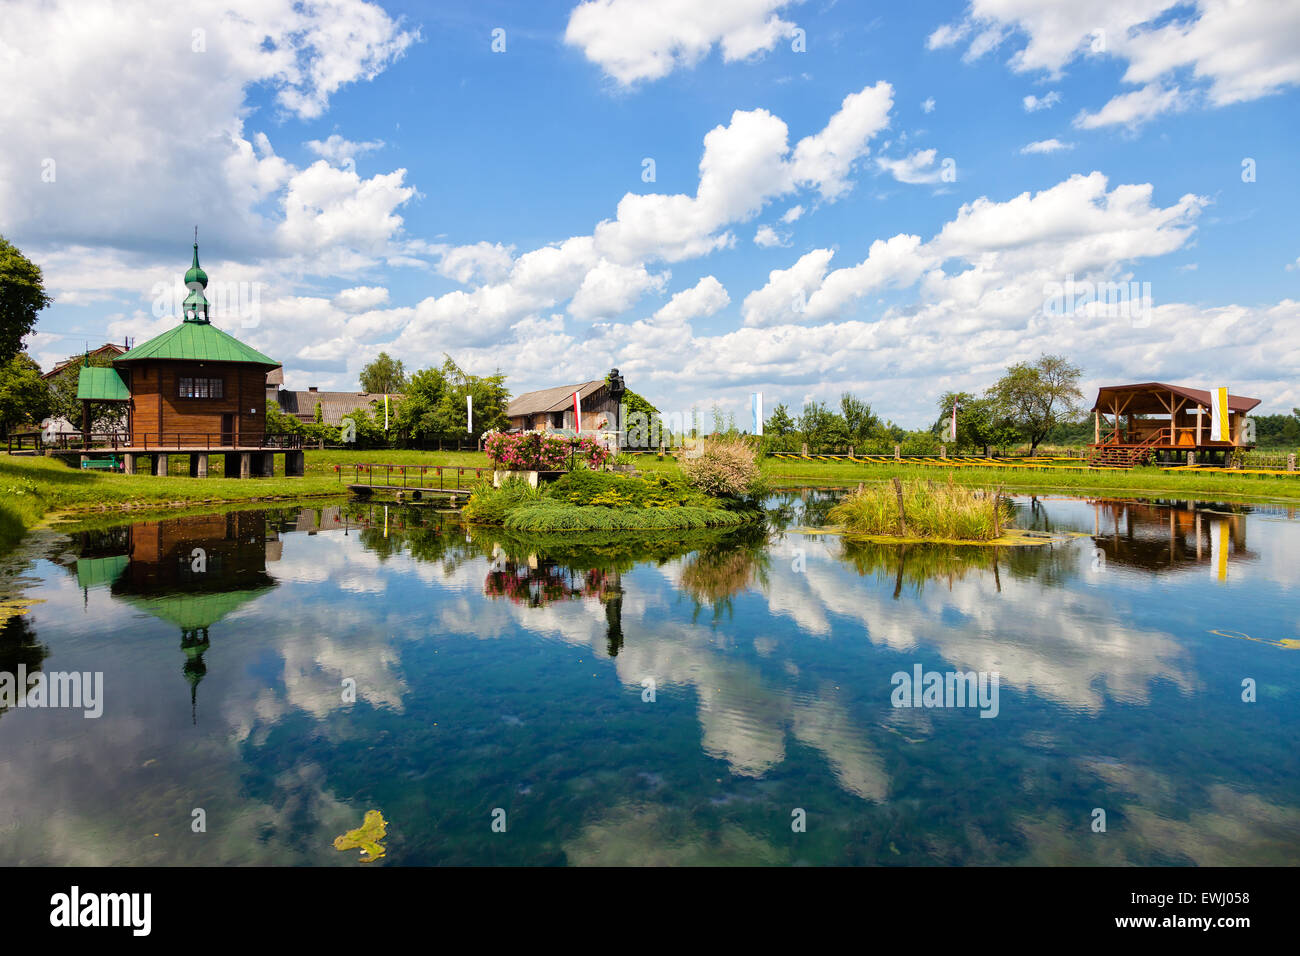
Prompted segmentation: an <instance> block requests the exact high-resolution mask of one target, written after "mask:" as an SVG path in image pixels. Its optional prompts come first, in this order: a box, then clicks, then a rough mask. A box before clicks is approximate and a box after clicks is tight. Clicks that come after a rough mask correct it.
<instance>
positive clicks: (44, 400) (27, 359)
mask: <svg viewBox="0 0 1300 956" xmlns="http://www.w3.org/2000/svg"><path fill="white" fill-rule="evenodd" d="M53 405H54V399H53V395H52V394H51V393H50V388H49V386H48V385H47V384H46V383H45V380H44V379H43V378H41V367H40V366H39V365H38V364H36V362H35V361H34V360H33V359H32V357H31V356H29V355H28V354H27V353H26V352H19V353H18V354H17V355H15V356H13V357H12V358H11V359H9V361H8V362H6V363H5V364H4V366H3V367H0V435H8V434H9V431H10V429H12V428H13V427H14V426H16V425H36V424H38V423H39V422H40V421H41V420H42V419H43V418H46V417H47V416H48V415H49V414H50V410H51V408H52V407H53Z"/></svg>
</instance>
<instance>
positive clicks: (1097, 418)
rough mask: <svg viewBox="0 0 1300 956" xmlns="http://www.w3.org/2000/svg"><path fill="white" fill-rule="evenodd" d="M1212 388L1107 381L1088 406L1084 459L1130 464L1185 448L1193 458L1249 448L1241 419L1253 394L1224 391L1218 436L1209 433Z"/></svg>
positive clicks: (1175, 453) (1252, 404) (1180, 452)
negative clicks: (1088, 438) (1090, 436)
mask: <svg viewBox="0 0 1300 956" xmlns="http://www.w3.org/2000/svg"><path fill="white" fill-rule="evenodd" d="M1214 400H1215V396H1214V393H1213V392H1211V391H1209V390H1207V389H1203V388H1188V387H1186V386H1183V385H1166V384H1164V383H1163V382H1145V383H1142V384H1140V385H1108V386H1106V387H1105V388H1102V389H1101V390H1100V391H1099V392H1098V393H1097V401H1096V402H1095V403H1094V404H1093V406H1092V413H1093V441H1092V443H1091V444H1090V445H1089V446H1088V448H1089V460H1090V461H1091V463H1092V464H1095V465H1112V466H1118V467H1124V468H1128V467H1132V466H1133V465H1135V464H1137V463H1138V462H1139V461H1142V460H1143V459H1145V458H1146V457H1147V456H1148V455H1149V454H1150V453H1152V452H1155V453H1156V454H1157V456H1158V457H1161V458H1169V459H1172V458H1173V457H1174V456H1182V455H1185V454H1186V453H1187V452H1193V453H1195V456H1196V459H1197V460H1198V461H1203V460H1206V458H1207V455H1208V456H1215V457H1217V456H1224V457H1226V455H1227V453H1228V452H1230V451H1232V450H1233V449H1235V448H1250V447H1252V446H1253V443H1252V442H1248V441H1246V437H1247V436H1246V433H1245V429H1244V428H1243V424H1244V422H1245V420H1246V417H1247V414H1248V413H1249V412H1250V410H1251V409H1253V408H1254V407H1255V406H1256V405H1258V404H1259V402H1260V400H1259V399H1258V398H1247V397H1245V396H1244V395H1233V394H1231V393H1229V394H1228V401H1227V407H1226V409H1225V411H1226V415H1225V416H1224V428H1223V436H1222V437H1221V438H1219V439H1214V438H1211V437H1210V435H1211V417H1212V403H1213V402H1214Z"/></svg>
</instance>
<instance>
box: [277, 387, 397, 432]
mask: <svg viewBox="0 0 1300 956" xmlns="http://www.w3.org/2000/svg"><path fill="white" fill-rule="evenodd" d="M276 400H277V401H278V402H279V403H280V411H282V412H284V413H285V414H286V415H297V416H298V417H299V418H302V419H304V420H306V421H312V420H314V419H315V416H316V403H317V402H320V410H321V421H322V422H323V423H324V424H326V425H337V424H339V422H341V421H342V420H343V418H344V416H345V415H347V414H348V413H349V412H355V411H357V410H358V409H364V410H366V411H370V403H371V402H380V403H381V405H380V410H381V411H382V410H383V406H382V403H383V400H384V395H383V393H382V392H313V391H305V392H304V391H297V390H293V389H280V391H278V392H277V393H276ZM388 400H389V403H390V408H393V409H396V407H397V403H398V402H400V401H401V400H402V396H401V395H400V394H398V393H396V392H389V393H388Z"/></svg>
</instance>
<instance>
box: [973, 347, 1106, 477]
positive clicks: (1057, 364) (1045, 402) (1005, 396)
mask: <svg viewBox="0 0 1300 956" xmlns="http://www.w3.org/2000/svg"><path fill="white" fill-rule="evenodd" d="M1082 374H1083V370H1082V369H1080V368H1079V366H1077V365H1074V364H1072V363H1070V362H1069V361H1067V360H1066V359H1065V357H1064V356H1060V355H1041V356H1039V358H1038V361H1036V362H1033V363H1029V362H1020V363H1018V364H1016V365H1013V366H1011V367H1010V368H1009V369H1007V371H1006V374H1005V375H1003V376H1002V377H1001V378H1000V379H998V380H997V382H995V383H994V385H993V387H992V388H990V389H989V390H988V392H987V393H985V396H986V397H987V398H989V399H992V400H993V401H994V402H995V403H996V404H997V406H998V409H999V411H1000V413H1001V416H1002V417H1004V418H1005V419H1006V420H1007V421H1008V422H1010V423H1011V425H1012V426H1013V427H1014V428H1015V429H1016V430H1017V431H1018V432H1019V433H1020V434H1021V435H1022V436H1023V437H1024V438H1025V440H1026V441H1028V442H1029V452H1030V454H1033V452H1034V449H1035V448H1037V447H1038V443H1039V442H1041V441H1042V440H1043V439H1044V438H1046V437H1047V434H1048V432H1050V431H1051V430H1052V429H1053V428H1055V427H1056V426H1057V425H1059V424H1060V423H1061V422H1063V421H1069V420H1070V419H1072V418H1074V417H1075V416H1076V415H1078V414H1079V403H1080V402H1081V401H1082V400H1083V393H1082V392H1081V391H1079V376H1081V375H1082Z"/></svg>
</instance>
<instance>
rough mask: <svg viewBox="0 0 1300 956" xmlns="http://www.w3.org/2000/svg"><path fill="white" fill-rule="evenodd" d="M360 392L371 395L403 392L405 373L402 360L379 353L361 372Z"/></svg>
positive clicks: (385, 353)
mask: <svg viewBox="0 0 1300 956" xmlns="http://www.w3.org/2000/svg"><path fill="white" fill-rule="evenodd" d="M361 390H362V391H363V392H371V393H372V394H380V393H386V394H393V393H395V392H403V391H405V390H406V371H405V369H404V368H403V367H402V360H401V359H395V358H393V357H392V356H391V355H389V354H388V353H387V352H380V353H379V354H378V355H376V356H375V357H374V359H373V360H371V361H370V362H368V363H367V364H366V366H365V368H363V369H362V370H361Z"/></svg>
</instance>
